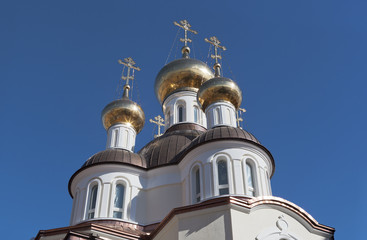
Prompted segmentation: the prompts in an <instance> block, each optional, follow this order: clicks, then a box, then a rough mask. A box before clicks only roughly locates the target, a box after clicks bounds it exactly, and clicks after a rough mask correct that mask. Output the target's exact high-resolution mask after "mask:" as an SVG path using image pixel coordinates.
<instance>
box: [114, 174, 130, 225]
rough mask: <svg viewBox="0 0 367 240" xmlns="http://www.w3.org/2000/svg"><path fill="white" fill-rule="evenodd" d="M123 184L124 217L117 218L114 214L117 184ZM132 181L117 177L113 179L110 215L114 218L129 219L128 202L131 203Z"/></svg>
mask: <svg viewBox="0 0 367 240" xmlns="http://www.w3.org/2000/svg"><path fill="white" fill-rule="evenodd" d="M119 184H121V185H123V186H124V199H123V201H122V208H120V209H122V214H121V215H122V218H115V217H114V216H113V213H114V212H115V209H117V208H115V204H114V202H115V196H116V186H117V185H119ZM130 186H131V185H130V183H129V182H128V180H127V179H125V178H121V177H119V178H116V179H114V180H113V181H112V183H111V190H110V208H109V211H108V215H109V217H110V218H114V219H119V220H124V219H125V220H126V219H128V204H129V199H130V194H129V191H130Z"/></svg>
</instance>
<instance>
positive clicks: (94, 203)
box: [84, 179, 102, 219]
mask: <svg viewBox="0 0 367 240" xmlns="http://www.w3.org/2000/svg"><path fill="white" fill-rule="evenodd" d="M101 192H102V184H101V181H100V180H99V179H93V180H92V181H90V182H89V184H88V190H87V198H86V204H85V206H86V207H85V214H84V218H85V219H93V218H98V213H99V211H98V210H99V203H100V196H101Z"/></svg>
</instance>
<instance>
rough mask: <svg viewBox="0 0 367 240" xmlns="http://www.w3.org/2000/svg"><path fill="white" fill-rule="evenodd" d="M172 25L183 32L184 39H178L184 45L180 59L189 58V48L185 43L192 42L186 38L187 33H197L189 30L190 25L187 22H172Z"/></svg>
mask: <svg viewBox="0 0 367 240" xmlns="http://www.w3.org/2000/svg"><path fill="white" fill-rule="evenodd" d="M173 24H175V25H176V26H178V27H180V28H182V29H183V30H184V31H185V38H180V41H181V42H183V43H185V45H184V46H183V48H182V50H181V51H182V57H183V58H189V53H190V48H189V47H188V46H187V42H190V43H191V42H192V40H191V39H190V38H188V37H187V31H189V32H192V33H194V34H198V32H197V31H195V30H192V29H190V28H191V25H190V23H189V22H188V21H187V20H181V21H180V23H178V22H176V21H174V22H173Z"/></svg>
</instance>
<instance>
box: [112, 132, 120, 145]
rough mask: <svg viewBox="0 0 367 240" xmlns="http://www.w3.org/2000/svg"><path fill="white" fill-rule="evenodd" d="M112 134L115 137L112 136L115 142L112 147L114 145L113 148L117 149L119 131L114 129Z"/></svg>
mask: <svg viewBox="0 0 367 240" xmlns="http://www.w3.org/2000/svg"><path fill="white" fill-rule="evenodd" d="M113 132H114V135H115V136H114V139H115V142H114V143H113V145H114V146H115V147H117V146H118V145H117V144H118V140H119V139H118V137H119V130H118V129H115V130H114V131H113Z"/></svg>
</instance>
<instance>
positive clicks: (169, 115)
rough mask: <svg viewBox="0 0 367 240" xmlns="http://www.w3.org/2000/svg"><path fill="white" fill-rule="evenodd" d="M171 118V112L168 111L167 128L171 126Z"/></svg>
mask: <svg viewBox="0 0 367 240" xmlns="http://www.w3.org/2000/svg"><path fill="white" fill-rule="evenodd" d="M170 117H171V112H170V111H169V110H168V111H167V115H166V127H168V126H169V123H170Z"/></svg>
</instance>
